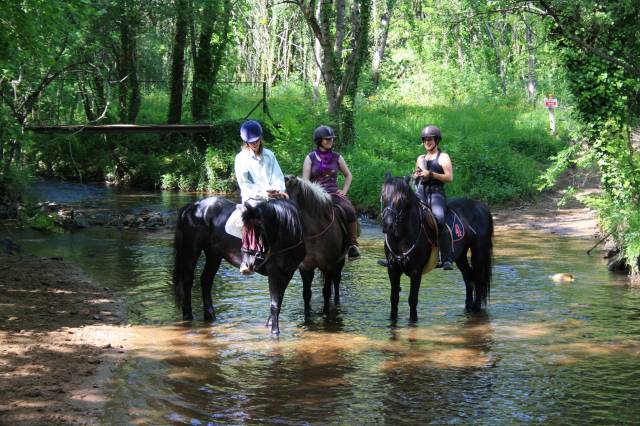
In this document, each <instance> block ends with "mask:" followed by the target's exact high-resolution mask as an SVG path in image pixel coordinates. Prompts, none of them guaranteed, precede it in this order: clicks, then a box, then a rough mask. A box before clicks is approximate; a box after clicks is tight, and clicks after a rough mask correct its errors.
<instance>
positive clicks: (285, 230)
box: [242, 200, 304, 272]
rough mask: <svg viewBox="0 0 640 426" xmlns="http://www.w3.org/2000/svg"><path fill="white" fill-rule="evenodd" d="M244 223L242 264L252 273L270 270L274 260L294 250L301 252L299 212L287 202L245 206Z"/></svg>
mask: <svg viewBox="0 0 640 426" xmlns="http://www.w3.org/2000/svg"><path fill="white" fill-rule="evenodd" d="M242 221H243V224H244V227H243V232H242V246H243V247H242V263H244V264H245V265H246V266H247V267H248V269H249V271H250V272H252V271H254V270H257V269H259V268H261V267H263V266H266V264H267V263H268V262H270V261H271V260H272V258H273V257H274V256H276V255H278V254H281V253H285V252H288V251H289V250H292V249H294V248H297V249H298V250H300V247H299V246H300V245H303V239H302V235H303V230H302V222H301V220H300V216H299V214H298V210H297V208H296V207H295V205H294V204H293V203H291V202H289V201H287V200H268V201H264V202H262V203H259V204H257V205H256V206H251V205H250V204H248V203H245V211H244V213H243V214H242ZM302 252H304V246H303V247H302ZM290 257H291V256H290ZM303 257H304V256H303ZM300 260H301V259H300ZM296 266H297V264H295V265H293V267H294V268H295V267H296Z"/></svg>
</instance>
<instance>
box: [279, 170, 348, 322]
mask: <svg viewBox="0 0 640 426" xmlns="http://www.w3.org/2000/svg"><path fill="white" fill-rule="evenodd" d="M285 185H286V188H287V193H288V194H289V197H290V198H291V200H292V201H293V202H294V203H295V204H296V205H297V206H298V208H299V210H300V215H301V216H302V223H304V227H305V236H304V243H305V248H306V252H307V254H306V256H305V257H304V259H303V260H302V263H301V264H300V268H299V270H300V276H301V277H302V283H303V290H302V294H303V298H304V316H305V319H306V320H308V319H309V315H310V313H311V306H310V301H311V283H312V282H313V276H314V274H315V270H316V269H319V270H320V272H322V276H323V278H324V286H323V289H322V294H323V296H324V309H323V312H324V314H325V315H327V314H328V313H329V309H330V302H331V290H332V288H333V293H334V303H335V304H336V305H338V304H340V280H341V278H342V268H343V267H344V261H345V256H346V253H347V249H348V247H349V241H350V240H349V234H348V230H347V225H346V222H345V218H344V215H343V213H342V210H340V208H339V207H337V206H335V205H334V204H333V201H332V199H331V196H330V195H329V194H327V192H325V190H324V189H322V187H321V186H320V185H317V184H315V183H311V182H309V181H306V180H304V179H300V178H297V177H295V176H287V177H285Z"/></svg>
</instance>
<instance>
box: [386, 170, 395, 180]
mask: <svg viewBox="0 0 640 426" xmlns="http://www.w3.org/2000/svg"><path fill="white" fill-rule="evenodd" d="M392 177H393V175H392V174H391V172H390V171H387V172H386V173H385V174H384V180H389V179H391V178H392Z"/></svg>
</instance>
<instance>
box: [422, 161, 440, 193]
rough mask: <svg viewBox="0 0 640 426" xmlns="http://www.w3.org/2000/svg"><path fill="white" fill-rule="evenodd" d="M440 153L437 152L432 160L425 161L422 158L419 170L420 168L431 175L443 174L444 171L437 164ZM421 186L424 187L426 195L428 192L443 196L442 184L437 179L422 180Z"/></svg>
mask: <svg viewBox="0 0 640 426" xmlns="http://www.w3.org/2000/svg"><path fill="white" fill-rule="evenodd" d="M441 152H442V151H440V150H438V153H437V154H436V158H434V159H433V160H428V161H425V157H424V156H423V157H422V158H421V160H420V168H422V169H423V170H429V171H430V172H433V173H438V174H443V173H444V169H443V168H442V166H441V165H440V163H439V162H438V159H439V158H440V153H441ZM422 184H423V185H425V193H427V194H428V193H429V192H439V193H440V194H444V183H443V182H441V181H439V180H438V179H429V178H422Z"/></svg>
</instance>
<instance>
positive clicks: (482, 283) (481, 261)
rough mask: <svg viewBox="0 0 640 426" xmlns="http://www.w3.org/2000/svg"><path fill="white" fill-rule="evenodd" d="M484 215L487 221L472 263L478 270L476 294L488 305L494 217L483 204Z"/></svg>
mask: <svg viewBox="0 0 640 426" xmlns="http://www.w3.org/2000/svg"><path fill="white" fill-rule="evenodd" d="M481 211H482V217H483V218H484V221H485V228H484V229H483V231H482V234H481V235H479V236H480V237H481V238H479V241H478V250H477V252H473V254H472V256H471V263H472V267H473V270H474V271H476V292H477V293H476V294H477V296H478V298H479V299H480V301H481V303H482V305H483V306H486V305H487V300H488V299H489V293H490V290H491V275H492V262H493V218H492V216H491V212H490V211H489V209H488V208H487V207H486V206H484V205H482V207H481Z"/></svg>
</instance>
